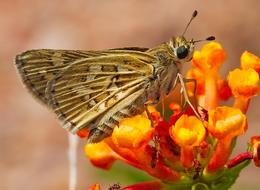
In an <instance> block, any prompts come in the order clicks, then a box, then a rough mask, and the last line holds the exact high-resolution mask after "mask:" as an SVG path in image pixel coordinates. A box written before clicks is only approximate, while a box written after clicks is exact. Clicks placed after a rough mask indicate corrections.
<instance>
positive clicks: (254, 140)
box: [250, 136, 260, 167]
mask: <svg viewBox="0 0 260 190" xmlns="http://www.w3.org/2000/svg"><path fill="white" fill-rule="evenodd" d="M250 144H251V145H252V150H253V159H254V162H255V165H256V166H257V167H260V136H254V137H251V140H250Z"/></svg>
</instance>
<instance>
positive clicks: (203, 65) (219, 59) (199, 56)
mask: <svg viewBox="0 0 260 190" xmlns="http://www.w3.org/2000/svg"><path fill="white" fill-rule="evenodd" d="M225 59H226V53H225V51H224V49H223V48H222V46H221V45H220V44H219V43H217V42H210V43H207V44H206V45H204V46H203V47H202V50H201V51H200V52H199V51H195V52H194V54H193V59H192V64H193V65H194V66H195V67H197V68H199V69H200V70H201V71H203V72H205V71H208V70H212V69H213V68H216V69H218V68H219V67H220V66H221V65H222V63H223V62H224V60H225Z"/></svg>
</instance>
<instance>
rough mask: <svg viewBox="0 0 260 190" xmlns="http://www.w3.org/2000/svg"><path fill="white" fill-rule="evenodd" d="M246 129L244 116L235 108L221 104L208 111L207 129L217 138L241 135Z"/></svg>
mask: <svg viewBox="0 0 260 190" xmlns="http://www.w3.org/2000/svg"><path fill="white" fill-rule="evenodd" d="M246 129H247V120H246V116H245V115H244V114H243V113H242V112H241V110H239V109H237V108H232V107H227V106H223V107H217V108H216V109H214V110H211V111H209V122H208V130H209V132H210V133H211V134H212V135H213V136H214V137H216V138H218V139H222V138H225V137H226V136H231V137H235V136H238V135H241V134H243V133H244V132H245V131H246Z"/></svg>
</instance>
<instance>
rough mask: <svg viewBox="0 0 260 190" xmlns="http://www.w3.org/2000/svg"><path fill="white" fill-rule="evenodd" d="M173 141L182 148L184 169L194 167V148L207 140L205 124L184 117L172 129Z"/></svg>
mask: <svg viewBox="0 0 260 190" xmlns="http://www.w3.org/2000/svg"><path fill="white" fill-rule="evenodd" d="M170 135H171V137H172V139H173V140H174V141H175V143H176V144H178V145H179V146H180V147H181V162H182V164H183V166H184V167H191V166H192V165H193V160H194V158H193V157H194V156H193V147H194V146H198V145H199V144H200V143H201V142H202V141H203V140H204V138H205V135H206V130H205V128H204V126H203V123H202V122H201V121H200V120H199V119H198V118H197V117H195V116H188V115H185V114H184V115H182V116H181V117H180V118H179V119H178V120H177V121H176V123H175V125H174V126H172V127H171V128H170Z"/></svg>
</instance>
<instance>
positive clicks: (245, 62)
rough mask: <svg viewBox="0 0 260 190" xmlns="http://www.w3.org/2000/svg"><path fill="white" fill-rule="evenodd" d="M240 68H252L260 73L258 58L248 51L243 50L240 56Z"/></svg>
mask: <svg viewBox="0 0 260 190" xmlns="http://www.w3.org/2000/svg"><path fill="white" fill-rule="evenodd" d="M240 62H241V68H242V69H244V70H246V69H249V68H252V69H254V70H255V71H256V72H257V73H258V74H259V75H260V58H259V57H257V56H255V55H254V54H252V53H249V52H248V51H245V52H244V53H243V54H242V55H241V58H240Z"/></svg>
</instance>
